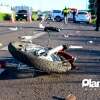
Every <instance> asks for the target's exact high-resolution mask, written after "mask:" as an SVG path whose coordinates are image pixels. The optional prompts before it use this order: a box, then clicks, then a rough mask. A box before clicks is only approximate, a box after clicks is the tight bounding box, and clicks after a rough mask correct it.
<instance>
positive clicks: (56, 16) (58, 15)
mask: <svg viewBox="0 0 100 100" xmlns="http://www.w3.org/2000/svg"><path fill="white" fill-rule="evenodd" d="M51 18H52V20H53V21H57V22H60V21H62V20H63V19H64V16H63V14H62V11H61V10H53V11H52V12H51Z"/></svg>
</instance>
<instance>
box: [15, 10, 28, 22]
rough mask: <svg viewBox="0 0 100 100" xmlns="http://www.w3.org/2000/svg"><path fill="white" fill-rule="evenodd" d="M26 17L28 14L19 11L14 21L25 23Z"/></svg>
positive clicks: (25, 11)
mask: <svg viewBox="0 0 100 100" xmlns="http://www.w3.org/2000/svg"><path fill="white" fill-rule="evenodd" d="M27 17H28V12H27V10H19V11H18V12H17V13H16V20H23V19H24V20H26V21H27Z"/></svg>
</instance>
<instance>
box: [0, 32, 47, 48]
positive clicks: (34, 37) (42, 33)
mask: <svg viewBox="0 0 100 100" xmlns="http://www.w3.org/2000/svg"><path fill="white" fill-rule="evenodd" d="M45 34H46V32H40V33H38V34H35V35H33V36H32V39H36V38H39V37H41V36H43V35H45ZM0 50H8V46H4V47H2V48H1V49H0Z"/></svg>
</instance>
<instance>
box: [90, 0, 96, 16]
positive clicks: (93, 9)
mask: <svg viewBox="0 0 100 100" xmlns="http://www.w3.org/2000/svg"><path fill="white" fill-rule="evenodd" d="M94 2H95V0H89V11H90V12H91V14H92V15H94V14H95V7H94Z"/></svg>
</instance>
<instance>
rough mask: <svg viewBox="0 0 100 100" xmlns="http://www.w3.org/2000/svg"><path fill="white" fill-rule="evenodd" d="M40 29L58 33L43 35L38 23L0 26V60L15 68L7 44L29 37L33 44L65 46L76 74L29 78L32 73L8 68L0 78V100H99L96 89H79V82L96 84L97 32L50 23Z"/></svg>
mask: <svg viewBox="0 0 100 100" xmlns="http://www.w3.org/2000/svg"><path fill="white" fill-rule="evenodd" d="M44 25H48V26H49V25H52V26H57V27H59V28H61V31H60V32H50V33H46V32H44V31H43V29H40V28H39V22H32V23H23V22H22V23H19V22H16V23H15V24H13V23H9V22H5V23H0V43H2V44H3V46H2V47H0V59H4V60H6V61H7V63H8V64H10V65H9V66H12V65H16V63H18V61H15V60H14V59H13V58H12V57H11V55H10V54H9V52H8V51H7V45H8V43H9V42H10V41H14V40H18V36H22V35H33V36H34V37H35V38H34V39H33V40H32V41H33V43H36V44H39V45H42V46H50V47H55V46H58V45H62V44H66V45H68V47H69V48H68V50H67V51H68V53H70V54H72V55H73V56H74V57H76V62H75V65H76V66H77V67H79V70H73V71H70V72H69V73H66V74H51V75H47V74H44V73H42V74H38V75H37V76H36V77H34V78H33V77H32V76H33V75H32V73H28V72H24V71H23V72H22V71H17V70H16V68H15V67H13V68H12V67H11V68H10V67H9V68H8V69H7V70H6V71H5V72H4V73H3V74H1V76H0V79H1V80H0V100H63V98H65V97H66V96H67V95H69V94H71V93H72V94H74V95H75V96H76V97H77V100H100V87H96V88H90V87H84V88H83V87H82V80H83V79H92V80H93V81H100V32H95V31H93V30H94V27H93V26H92V25H86V24H73V23H68V24H67V25H65V24H63V22H60V23H59V22H50V23H49V24H47V23H44ZM42 33H43V35H39V36H38V37H36V36H37V34H42Z"/></svg>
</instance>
